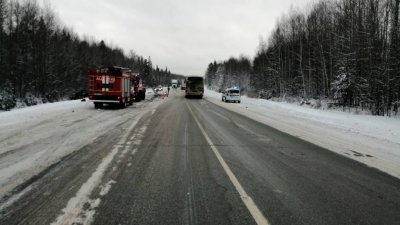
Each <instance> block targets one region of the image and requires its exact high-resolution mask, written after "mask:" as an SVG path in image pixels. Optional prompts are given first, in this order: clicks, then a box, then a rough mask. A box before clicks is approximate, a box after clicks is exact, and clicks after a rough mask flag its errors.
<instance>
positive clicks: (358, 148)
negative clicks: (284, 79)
mask: <svg viewBox="0 0 400 225" xmlns="http://www.w3.org/2000/svg"><path fill="white" fill-rule="evenodd" d="M205 98H206V99H207V100H209V101H210V102H213V103H215V104H217V105H220V106H223V107H225V108H227V109H229V110H232V111H235V112H237V113H240V114H242V115H245V116H248V117H250V118H253V119H255V120H257V121H259V122H261V123H264V124H266V125H269V126H271V127H274V128H276V129H278V130H281V131H283V132H285V133H289V134H291V135H293V136H297V137H299V138H301V139H303V140H306V141H309V142H311V143H314V144H316V145H319V146H321V147H324V148H327V149H329V150H331V151H334V152H337V153H338V154H341V155H344V156H347V157H349V158H352V159H355V160H357V161H359V162H362V163H364V164H366V165H368V166H371V167H375V168H378V169H380V170H382V171H384V172H387V173H389V174H391V175H393V176H395V177H398V178H400V119H399V118H388V117H377V116H370V115H354V114H350V113H348V112H340V111H329V110H318V109H312V108H307V107H303V106H299V105H295V104H290V103H283V102H273V101H268V100H264V99H253V98H247V97H242V102H241V104H237V103H225V102H222V101H221V94H220V93H217V92H214V91H210V90H206V93H205Z"/></svg>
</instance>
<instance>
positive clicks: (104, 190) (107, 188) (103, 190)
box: [100, 180, 117, 196]
mask: <svg viewBox="0 0 400 225" xmlns="http://www.w3.org/2000/svg"><path fill="white" fill-rule="evenodd" d="M115 183H117V182H116V181H114V180H110V181H108V182H107V184H105V185H104V186H102V187H101V190H100V195H101V196H104V195H106V194H107V193H108V192H109V191H110V189H111V186H112V185H113V184H115Z"/></svg>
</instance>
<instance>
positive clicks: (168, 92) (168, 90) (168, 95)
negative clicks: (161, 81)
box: [167, 86, 169, 97]
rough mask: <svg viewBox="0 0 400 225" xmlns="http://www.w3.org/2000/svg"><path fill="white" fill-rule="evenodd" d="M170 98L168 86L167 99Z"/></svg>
mask: <svg viewBox="0 0 400 225" xmlns="http://www.w3.org/2000/svg"><path fill="white" fill-rule="evenodd" d="M168 96H169V86H168V93H167V97H168Z"/></svg>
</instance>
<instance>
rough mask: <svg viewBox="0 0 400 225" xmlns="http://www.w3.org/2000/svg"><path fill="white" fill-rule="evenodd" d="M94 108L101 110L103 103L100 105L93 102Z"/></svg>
mask: <svg viewBox="0 0 400 225" xmlns="http://www.w3.org/2000/svg"><path fill="white" fill-rule="evenodd" d="M94 108H95V109H101V108H103V103H101V102H95V103H94Z"/></svg>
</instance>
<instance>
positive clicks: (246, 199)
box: [185, 100, 270, 225]
mask: <svg viewBox="0 0 400 225" xmlns="http://www.w3.org/2000/svg"><path fill="white" fill-rule="evenodd" d="M185 103H186V105H187V107H188V109H189V111H190V113H191V114H192V116H193V118H194V120H195V121H196V124H197V126H198V127H199V128H200V131H201V133H202V134H203V136H204V137H205V139H206V140H207V142H208V144H209V145H210V147H211V149H212V151H213V152H214V154H215V156H216V157H217V159H218V161H219V163H220V164H221V166H222V168H224V171H225V173H226V174H227V175H228V177H229V179H230V180H231V182H232V184H233V186H234V187H235V188H236V191H237V192H238V193H239V195H240V198H241V199H242V201H243V203H244V204H245V206H246V207H247V209H248V210H249V212H250V214H251V216H252V217H253V218H254V220H255V221H256V223H257V224H258V225H269V224H270V223H269V222H268V220H267V218H265V217H264V215H263V213H262V212H261V211H260V209H259V208H258V207H257V205H256V203H255V202H254V201H253V199H252V198H251V197H250V196H249V195H248V194H247V192H246V191H245V190H244V188H243V186H242V185H241V184H240V182H239V180H238V179H237V178H236V176H235V174H234V173H233V172H232V170H231V169H230V168H229V166H228V164H226V162H225V160H224V158H222V156H221V154H220V153H219V151H218V149H217V148H216V147H215V145H214V143H213V142H212V141H211V138H210V137H209V136H208V134H207V133H206V131H205V129H204V128H203V126H202V125H201V123H200V121H199V120H198V119H197V117H196V115H195V114H194V112H193V110H192V108H191V107H190V105H189V104H188V103H187V101H186V100H185Z"/></svg>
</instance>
